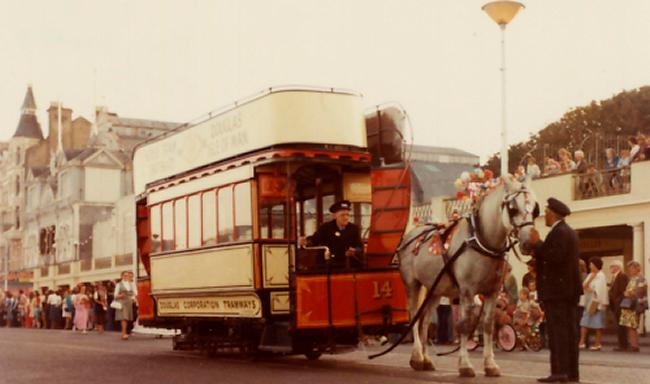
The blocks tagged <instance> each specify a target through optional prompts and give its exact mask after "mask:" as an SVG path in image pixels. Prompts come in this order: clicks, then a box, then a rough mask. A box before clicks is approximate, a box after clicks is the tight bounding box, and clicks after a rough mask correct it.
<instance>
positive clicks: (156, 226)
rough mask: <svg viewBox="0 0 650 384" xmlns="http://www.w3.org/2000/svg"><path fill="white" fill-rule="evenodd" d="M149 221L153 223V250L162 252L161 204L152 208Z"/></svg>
mask: <svg viewBox="0 0 650 384" xmlns="http://www.w3.org/2000/svg"><path fill="white" fill-rule="evenodd" d="M149 222H150V223H151V252H152V253H154V252H160V240H161V239H160V229H161V228H160V225H161V222H160V205H154V206H153V207H151V208H150V213H149Z"/></svg>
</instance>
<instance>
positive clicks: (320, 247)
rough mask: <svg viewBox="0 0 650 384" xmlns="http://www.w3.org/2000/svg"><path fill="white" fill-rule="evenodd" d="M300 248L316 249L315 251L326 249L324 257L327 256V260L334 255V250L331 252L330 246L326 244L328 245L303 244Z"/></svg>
mask: <svg viewBox="0 0 650 384" xmlns="http://www.w3.org/2000/svg"><path fill="white" fill-rule="evenodd" d="M300 248H301V249H306V250H315V251H320V250H323V251H325V254H324V257H325V260H326V261H327V260H329V259H331V258H332V257H331V256H332V252H330V249H329V247H328V246H326V245H314V246H306V245H303V246H301V247H300Z"/></svg>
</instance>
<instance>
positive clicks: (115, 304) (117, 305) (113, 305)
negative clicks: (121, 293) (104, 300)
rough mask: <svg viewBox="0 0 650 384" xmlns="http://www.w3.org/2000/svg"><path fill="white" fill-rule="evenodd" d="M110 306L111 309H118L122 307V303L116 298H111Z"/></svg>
mask: <svg viewBox="0 0 650 384" xmlns="http://www.w3.org/2000/svg"><path fill="white" fill-rule="evenodd" d="M111 308H113V309H115V310H120V309H122V303H120V302H119V301H117V300H113V301H112V302H111Z"/></svg>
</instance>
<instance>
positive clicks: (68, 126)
mask: <svg viewBox="0 0 650 384" xmlns="http://www.w3.org/2000/svg"><path fill="white" fill-rule="evenodd" d="M59 110H60V111H61V112H60V113H61V120H60V121H61V127H62V129H61V138H60V140H61V143H62V144H63V148H62V149H64V150H65V149H67V148H69V147H70V143H71V142H72V140H71V138H72V109H70V108H63V105H62V104H61V107H60V108H59V102H58V101H52V102H51V103H50V108H48V110H47V113H48V118H49V123H48V124H49V132H48V133H47V142H48V145H49V147H50V152H56V151H57V150H58V146H59Z"/></svg>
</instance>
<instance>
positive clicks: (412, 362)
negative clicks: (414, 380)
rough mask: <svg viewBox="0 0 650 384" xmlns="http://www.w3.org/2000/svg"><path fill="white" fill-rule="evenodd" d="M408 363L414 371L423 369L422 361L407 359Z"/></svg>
mask: <svg viewBox="0 0 650 384" xmlns="http://www.w3.org/2000/svg"><path fill="white" fill-rule="evenodd" d="M409 364H410V365H411V368H413V369H414V370H416V371H423V370H424V362H423V361H417V360H413V359H411V360H410V361H409Z"/></svg>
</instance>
